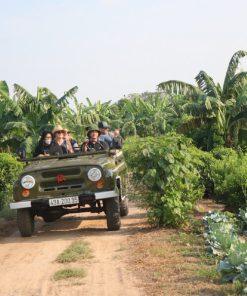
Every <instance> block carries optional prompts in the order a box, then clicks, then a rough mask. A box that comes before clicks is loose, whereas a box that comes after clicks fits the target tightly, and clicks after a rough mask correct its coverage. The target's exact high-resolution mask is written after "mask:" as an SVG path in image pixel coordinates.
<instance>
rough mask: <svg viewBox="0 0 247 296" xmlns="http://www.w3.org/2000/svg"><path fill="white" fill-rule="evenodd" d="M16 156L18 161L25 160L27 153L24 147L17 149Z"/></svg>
mask: <svg viewBox="0 0 247 296" xmlns="http://www.w3.org/2000/svg"><path fill="white" fill-rule="evenodd" d="M17 154H18V155H19V157H20V159H26V157H27V152H26V148H25V147H19V148H18V150H17Z"/></svg>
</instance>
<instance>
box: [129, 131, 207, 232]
mask: <svg viewBox="0 0 247 296" xmlns="http://www.w3.org/2000/svg"><path fill="white" fill-rule="evenodd" d="M191 145H192V144H191V141H190V140H189V139H187V138H185V137H184V136H182V135H177V134H174V133H172V134H168V135H167V136H160V137H147V138H138V137H132V138H129V139H128V140H127V141H126V143H125V146H124V155H125V160H126V163H127V165H128V167H129V168H130V169H131V170H132V172H133V177H134V178H135V179H136V180H137V181H139V184H140V185H141V186H142V187H143V188H144V189H145V190H144V191H145V193H146V194H145V195H142V199H143V200H144V202H145V204H146V206H147V207H148V217H149V221H150V222H151V223H152V224H154V225H168V226H173V227H174V226H175V227H179V226H181V225H183V224H184V223H186V222H187V221H188V220H189V218H190V215H191V213H192V210H193V208H194V205H195V202H196V200H198V199H199V198H201V196H202V193H203V187H202V185H201V182H200V176H199V172H198V170H197V168H196V166H195V164H194V161H193V159H192V156H191V153H190V151H189V149H188V147H190V146H191Z"/></svg>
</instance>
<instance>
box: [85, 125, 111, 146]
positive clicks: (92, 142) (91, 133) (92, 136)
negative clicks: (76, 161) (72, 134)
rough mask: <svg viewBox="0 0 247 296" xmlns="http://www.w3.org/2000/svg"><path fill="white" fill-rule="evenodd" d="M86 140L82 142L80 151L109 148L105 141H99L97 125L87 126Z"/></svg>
mask: <svg viewBox="0 0 247 296" xmlns="http://www.w3.org/2000/svg"><path fill="white" fill-rule="evenodd" d="M87 136H88V141H86V142H84V143H83V144H82V147H81V151H82V152H87V151H100V150H107V149H109V145H108V144H107V142H103V141H100V139H99V136H100V131H99V129H98V128H97V126H92V127H90V128H88V132H87Z"/></svg>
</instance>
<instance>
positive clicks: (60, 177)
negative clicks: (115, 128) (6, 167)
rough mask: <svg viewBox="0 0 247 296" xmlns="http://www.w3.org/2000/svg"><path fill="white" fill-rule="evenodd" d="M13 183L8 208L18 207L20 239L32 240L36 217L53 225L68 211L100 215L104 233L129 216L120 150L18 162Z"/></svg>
mask: <svg viewBox="0 0 247 296" xmlns="http://www.w3.org/2000/svg"><path fill="white" fill-rule="evenodd" d="M23 161H25V162H26V164H27V165H26V166H25V168H24V170H23V172H22V173H21V175H20V176H19V178H18V180H17V181H16V182H15V183H14V190H13V191H14V200H15V202H13V203H11V204H10V208H11V209H17V225H18V228H19V231H20V233H21V235H22V236H31V235H32V233H33V231H34V217H35V215H37V216H41V217H43V219H44V221H45V222H52V221H54V220H56V219H58V218H60V217H61V216H63V215H66V214H69V213H80V212H91V213H100V212H105V214H106V220H107V228H108V230H119V229H120V226H121V220H120V216H126V215H128V200H127V197H126V165H125V162H124V159H123V154H122V151H119V150H110V151H97V152H96V151H94V152H86V153H78V154H68V155H61V156H48V157H40V158H32V159H27V160H23Z"/></svg>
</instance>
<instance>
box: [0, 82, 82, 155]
mask: <svg viewBox="0 0 247 296" xmlns="http://www.w3.org/2000/svg"><path fill="white" fill-rule="evenodd" d="M77 89H78V88H77V87H73V88H72V89H70V90H68V91H66V92H65V93H64V95H63V96H62V97H61V98H57V97H56V96H55V95H54V94H53V93H52V92H51V91H50V90H49V89H47V88H45V87H43V88H41V87H38V88H37V94H36V96H33V95H31V94H30V93H29V92H28V91H27V90H26V89H24V88H23V87H22V86H20V85H18V84H15V85H14V98H13V99H12V98H10V97H9V91H8V87H7V84H6V83H5V82H2V83H1V84H0V104H2V105H3V109H1V110H4V111H3V113H2V114H1V116H0V122H1V123H2V124H1V126H2V130H1V133H2V137H1V144H2V147H5V146H6V145H8V146H11V147H12V148H13V149H14V150H16V149H17V147H19V146H20V145H24V146H26V148H27V152H28V153H30V152H31V150H32V148H33V146H34V145H35V144H36V142H37V140H38V137H39V135H40V133H41V132H42V131H43V130H45V129H52V128H53V126H54V125H55V124H56V123H57V122H59V121H60V120H61V118H62V116H63V110H64V109H65V108H66V106H68V99H70V98H73V97H74V94H75V93H76V91H77Z"/></svg>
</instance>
